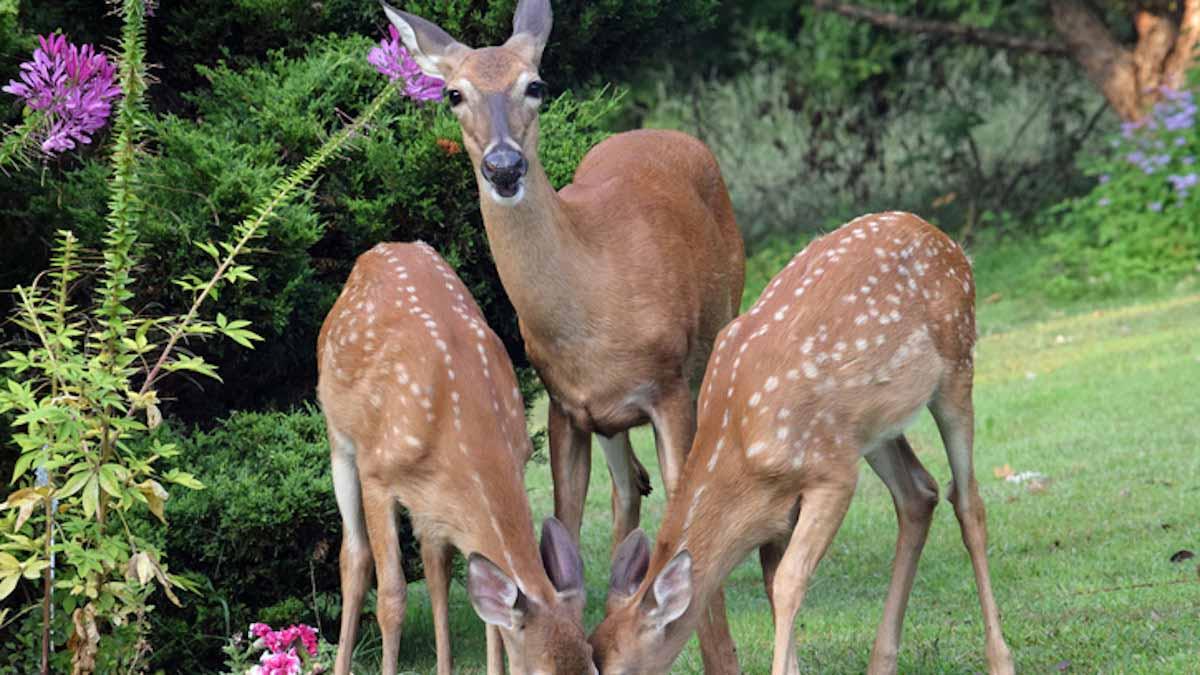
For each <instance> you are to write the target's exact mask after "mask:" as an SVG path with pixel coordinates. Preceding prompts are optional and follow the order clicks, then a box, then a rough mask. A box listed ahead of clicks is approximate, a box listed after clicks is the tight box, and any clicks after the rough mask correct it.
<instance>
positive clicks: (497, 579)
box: [467, 553, 524, 630]
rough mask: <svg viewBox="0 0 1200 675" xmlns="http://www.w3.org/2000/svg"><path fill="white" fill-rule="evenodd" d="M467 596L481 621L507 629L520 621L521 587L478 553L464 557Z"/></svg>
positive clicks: (522, 605)
mask: <svg viewBox="0 0 1200 675" xmlns="http://www.w3.org/2000/svg"><path fill="white" fill-rule="evenodd" d="M467 595H469V596H470V597H471V606H472V607H474V608H475V613H476V614H478V615H479V618H481V619H483V621H484V623H487V624H490V625H492V626H498V627H500V628H505V629H509V630H511V629H513V628H515V627H516V626H519V625H520V624H521V617H522V615H523V614H524V609H523V607H524V600H523V598H522V595H521V589H520V588H517V584H516V583H514V582H513V580H512V579H509V578H508V575H507V574H505V573H504V571H503V570H501V569H500V568H499V567H496V565H495V563H493V562H492V561H491V560H488V559H487V558H485V557H483V556H481V555H479V554H478V553H472V554H471V555H470V557H469V558H468V559H467Z"/></svg>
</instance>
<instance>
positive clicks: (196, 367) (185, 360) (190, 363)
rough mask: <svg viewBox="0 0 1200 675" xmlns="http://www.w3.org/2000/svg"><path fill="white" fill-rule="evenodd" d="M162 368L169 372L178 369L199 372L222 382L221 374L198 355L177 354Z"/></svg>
mask: <svg viewBox="0 0 1200 675" xmlns="http://www.w3.org/2000/svg"><path fill="white" fill-rule="evenodd" d="M164 369H165V370H167V371H169V372H177V371H180V370H188V371H191V372H193V373H199V374H201V375H204V376H205V377H211V378H212V379H214V380H216V381H218V382H223V380H222V379H221V376H219V375H217V369H216V367H214V366H213V365H212V364H210V363H207V362H206V361H205V360H204V359H203V358H201V357H199V356H177V357H175V360H174V361H171V362H170V363H168V364H167V365H166V366H164Z"/></svg>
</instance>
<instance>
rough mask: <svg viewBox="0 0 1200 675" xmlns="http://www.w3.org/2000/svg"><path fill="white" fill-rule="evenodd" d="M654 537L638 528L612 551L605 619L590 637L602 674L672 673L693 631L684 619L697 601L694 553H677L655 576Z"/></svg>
mask: <svg viewBox="0 0 1200 675" xmlns="http://www.w3.org/2000/svg"><path fill="white" fill-rule="evenodd" d="M649 569H650V542H649V540H647V539H646V535H645V534H644V533H643V532H642V531H641V530H640V529H639V530H634V531H633V532H631V533H630V534H629V536H627V537H626V538H625V541H623V542H621V545H620V546H619V547H618V548H617V553H616V555H615V556H614V557H613V564H612V576H611V579H610V580H609V589H608V603H607V611H606V612H605V616H604V621H603V622H601V623H600V625H599V626H597V627H596V630H595V631H593V632H592V636H591V638H590V641H591V644H592V649H593V659H595V662H596V666H597V668H598V669H599V671H600V673H601V675H643V674H647V673H667V672H670V670H671V664H672V663H673V662H674V661H675V658H676V657H677V656H679V652H680V651H682V649H683V646H684V644H685V643H686V642H687V639H688V636H689V635H690V634H691V631H690V630H688V629H686V628H684V627H683V626H681V625H680V619H681V618H682V617H683V615H684V613H685V612H687V610H688V607H689V606H690V605H691V602H692V558H691V555H689V554H688V552H687V551H682V552H680V553H679V554H677V555H676V556H675V557H673V558H672V559H671V560H670V561H669V562H668V563H667V564H666V565H664V566H663V568H662V569H661V570H659V572H658V573H657V574H656V575H655V576H654V578H653V579H652V580H647V578H646V576H647V572H648V571H649Z"/></svg>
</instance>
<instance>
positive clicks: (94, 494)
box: [83, 474, 100, 519]
mask: <svg viewBox="0 0 1200 675" xmlns="http://www.w3.org/2000/svg"><path fill="white" fill-rule="evenodd" d="M99 506H100V480H99V479H98V478H97V477H96V475H95V474H92V475H91V477H90V478H88V482H87V484H86V485H85V486H84V488H83V515H84V517H85V518H89V519H90V518H91V517H92V516H93V515H95V513H96V509H98V508H99Z"/></svg>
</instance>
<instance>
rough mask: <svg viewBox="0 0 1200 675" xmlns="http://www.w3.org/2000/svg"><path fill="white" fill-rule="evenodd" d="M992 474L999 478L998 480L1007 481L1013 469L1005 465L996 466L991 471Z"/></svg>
mask: <svg viewBox="0 0 1200 675" xmlns="http://www.w3.org/2000/svg"><path fill="white" fill-rule="evenodd" d="M992 473H993V474H995V475H996V478H999V479H1000V480H1007V479H1008V477H1009V476H1011V475H1013V469H1012V467H1011V466H1009V465H1007V464H1005V465H1004V466H998V467H996V468H995V469H992Z"/></svg>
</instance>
